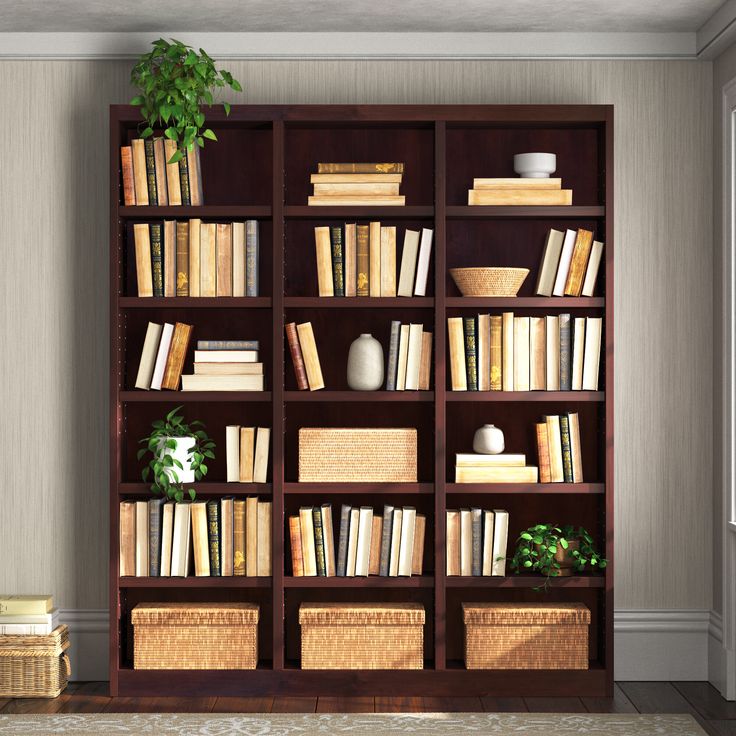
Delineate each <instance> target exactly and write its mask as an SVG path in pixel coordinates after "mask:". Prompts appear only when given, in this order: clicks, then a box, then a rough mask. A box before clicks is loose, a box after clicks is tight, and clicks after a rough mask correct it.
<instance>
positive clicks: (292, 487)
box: [284, 483, 434, 495]
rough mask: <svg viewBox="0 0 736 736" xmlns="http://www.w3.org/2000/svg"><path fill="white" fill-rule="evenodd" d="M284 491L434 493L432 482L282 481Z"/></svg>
mask: <svg viewBox="0 0 736 736" xmlns="http://www.w3.org/2000/svg"><path fill="white" fill-rule="evenodd" d="M284 493H288V494H306V495H314V494H318V493H322V494H325V495H332V494H335V493H339V494H342V493H347V494H361V493H366V494H371V495H380V494H384V495H385V494H397V495H415V494H429V495H431V494H432V493H434V484H433V483H284Z"/></svg>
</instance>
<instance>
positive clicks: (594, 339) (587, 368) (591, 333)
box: [583, 317, 603, 391]
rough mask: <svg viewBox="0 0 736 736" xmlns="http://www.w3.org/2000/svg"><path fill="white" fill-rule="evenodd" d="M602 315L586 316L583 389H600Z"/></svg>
mask: <svg viewBox="0 0 736 736" xmlns="http://www.w3.org/2000/svg"><path fill="white" fill-rule="evenodd" d="M602 334H603V318H602V317H586V318H585V358H584V360H583V391H597V390H598V372H599V368H600V361H601V337H602Z"/></svg>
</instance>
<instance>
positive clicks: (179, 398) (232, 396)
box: [120, 391, 271, 404]
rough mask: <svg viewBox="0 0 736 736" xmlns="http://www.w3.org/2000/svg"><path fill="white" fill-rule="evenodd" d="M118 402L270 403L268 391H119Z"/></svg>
mask: <svg viewBox="0 0 736 736" xmlns="http://www.w3.org/2000/svg"><path fill="white" fill-rule="evenodd" d="M120 401H122V402H125V403H129V404H135V403H142V402H157V401H158V402H167V403H168V402H182V403H188V402H195V401H197V402H200V401H201V402H208V401H229V402H234V403H245V402H251V401H271V392H270V391H121V392H120Z"/></svg>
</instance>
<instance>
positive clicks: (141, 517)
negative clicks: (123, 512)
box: [135, 501, 149, 578]
mask: <svg viewBox="0 0 736 736" xmlns="http://www.w3.org/2000/svg"><path fill="white" fill-rule="evenodd" d="M148 550H149V546H148V502H147V501H136V503H135V575H136V577H138V578H141V577H143V578H145V577H148V573H149V567H148Z"/></svg>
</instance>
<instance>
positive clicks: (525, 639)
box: [463, 603, 590, 670]
mask: <svg viewBox="0 0 736 736" xmlns="http://www.w3.org/2000/svg"><path fill="white" fill-rule="evenodd" d="M463 622H464V623H465V666H466V668H467V669H469V670H499V669H500V670H520V669H529V670H587V669H588V628H589V626H590V611H589V610H588V608H587V607H586V606H584V605H583V604H582V603H551V604H544V603H463Z"/></svg>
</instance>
